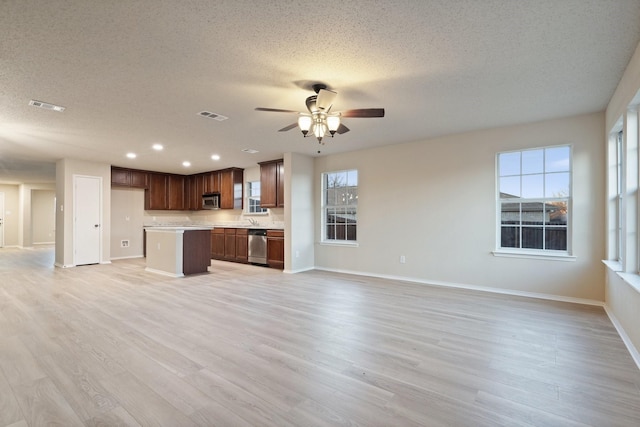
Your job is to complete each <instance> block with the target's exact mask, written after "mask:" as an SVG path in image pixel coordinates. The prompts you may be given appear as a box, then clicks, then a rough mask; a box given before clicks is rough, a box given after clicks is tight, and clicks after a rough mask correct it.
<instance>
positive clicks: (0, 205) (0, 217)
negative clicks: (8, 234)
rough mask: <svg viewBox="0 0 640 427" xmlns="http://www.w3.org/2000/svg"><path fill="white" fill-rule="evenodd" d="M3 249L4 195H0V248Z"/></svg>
mask: <svg viewBox="0 0 640 427" xmlns="http://www.w3.org/2000/svg"><path fill="white" fill-rule="evenodd" d="M2 247H4V193H0V248H2Z"/></svg>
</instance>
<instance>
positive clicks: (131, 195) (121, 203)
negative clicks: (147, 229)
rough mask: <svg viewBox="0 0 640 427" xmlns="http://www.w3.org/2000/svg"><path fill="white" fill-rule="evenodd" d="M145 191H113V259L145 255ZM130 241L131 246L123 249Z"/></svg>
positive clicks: (121, 189) (131, 189) (113, 189)
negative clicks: (124, 241)
mask: <svg viewBox="0 0 640 427" xmlns="http://www.w3.org/2000/svg"><path fill="white" fill-rule="evenodd" d="M143 218H144V190H142V189H137V188H119V187H113V188H112V189H111V230H112V231H111V236H110V238H111V259H118V258H135V257H141V256H142V253H143V247H142V246H143V228H142V227H143ZM123 240H128V241H129V246H128V247H122V241H123Z"/></svg>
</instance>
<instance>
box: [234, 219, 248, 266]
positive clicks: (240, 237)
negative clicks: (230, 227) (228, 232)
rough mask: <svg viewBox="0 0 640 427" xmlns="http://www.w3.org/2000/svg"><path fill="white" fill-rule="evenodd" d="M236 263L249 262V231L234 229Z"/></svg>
mask: <svg viewBox="0 0 640 427" xmlns="http://www.w3.org/2000/svg"><path fill="white" fill-rule="evenodd" d="M236 262H243V263H246V262H249V230H247V229H246V228H236Z"/></svg>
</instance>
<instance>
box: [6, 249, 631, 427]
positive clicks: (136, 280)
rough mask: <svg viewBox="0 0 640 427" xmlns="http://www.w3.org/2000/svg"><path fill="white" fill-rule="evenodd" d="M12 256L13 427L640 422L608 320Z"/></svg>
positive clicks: (248, 277)
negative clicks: (68, 264) (60, 265)
mask: <svg viewBox="0 0 640 427" xmlns="http://www.w3.org/2000/svg"><path fill="white" fill-rule="evenodd" d="M52 265H53V250H52V249H51V248H44V249H34V250H20V249H11V248H4V249H0V426H15V427H17V426H21V427H24V426H44V425H62V426H76V425H77V426H83V425H84V426H171V427H174V426H500V425H509V426H638V425H640V371H639V370H638V369H637V367H636V366H635V364H634V362H633V360H632V358H631V356H630V355H629V353H628V352H627V350H626V348H625V346H624V344H623V343H622V340H621V339H620V337H619V336H618V334H617V333H616V331H615V329H614V327H613V325H612V324H611V322H610V321H609V319H608V318H607V316H606V314H605V312H604V310H603V309H602V308H600V307H591V306H582V305H576V304H569V303H560V302H551V301H544V300H537V299H530V298H520V297H512V296H506V295H494V294H488V293H483V292H473V291H468V290H460V289H447V288H441V287H431V286H425V285H419V284H411V283H403V282H398V281H392V280H382V279H375V278H364V277H356V276H348V275H342V274H332V273H326V272H308V273H301V274H295V275H289V274H283V273H281V272H280V271H275V270H271V269H266V268H261V267H254V266H248V265H241V264H232V263H224V262H217V261H214V262H213V264H212V267H211V272H210V273H209V274H203V275H196V276H190V277H186V278H179V279H174V278H169V277H164V276H160V275H156V274H153V273H148V272H145V271H144V259H135V260H118V261H114V262H113V264H111V265H95V266H84V267H76V268H70V269H58V268H53V267H52Z"/></svg>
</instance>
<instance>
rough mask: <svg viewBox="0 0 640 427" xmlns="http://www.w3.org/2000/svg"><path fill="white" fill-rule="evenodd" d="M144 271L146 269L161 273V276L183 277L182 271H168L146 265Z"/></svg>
mask: <svg viewBox="0 0 640 427" xmlns="http://www.w3.org/2000/svg"><path fill="white" fill-rule="evenodd" d="M144 271H148V272H150V273H156V274H162V275H163V276H169V277H184V274H183V273H169V272H167V271H162V270H156V269H155V268H149V267H146V268H145V269H144Z"/></svg>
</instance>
